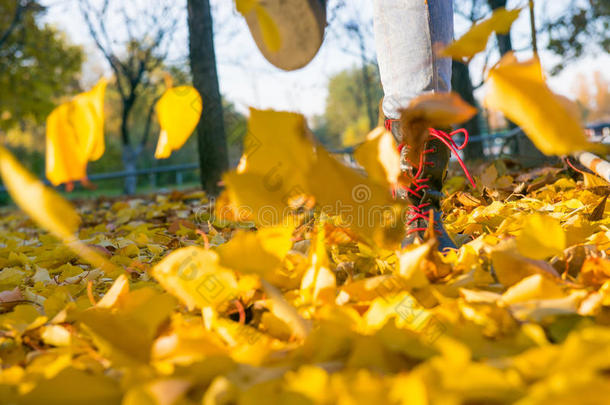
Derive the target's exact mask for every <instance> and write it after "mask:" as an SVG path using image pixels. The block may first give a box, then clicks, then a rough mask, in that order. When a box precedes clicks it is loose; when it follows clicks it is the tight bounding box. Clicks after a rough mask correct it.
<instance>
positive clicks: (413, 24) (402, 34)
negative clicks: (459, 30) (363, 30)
mask: <svg viewBox="0 0 610 405" xmlns="http://www.w3.org/2000/svg"><path fill="white" fill-rule="evenodd" d="M373 3H374V5H373V7H374V15H373V18H374V27H375V45H376V48H377V61H378V63H379V72H380V74H381V83H382V85H383V91H384V94H385V96H384V99H383V105H382V107H383V112H384V114H385V116H386V118H392V119H398V118H400V110H401V109H402V108H405V107H406V106H407V105H409V102H410V101H411V100H412V99H413V98H415V97H417V96H419V95H420V94H424V93H429V92H446V91H450V90H451V59H447V58H438V57H437V56H436V54H435V49H436V47H438V46H441V44H448V43H449V42H451V41H452V39H453V0H373Z"/></svg>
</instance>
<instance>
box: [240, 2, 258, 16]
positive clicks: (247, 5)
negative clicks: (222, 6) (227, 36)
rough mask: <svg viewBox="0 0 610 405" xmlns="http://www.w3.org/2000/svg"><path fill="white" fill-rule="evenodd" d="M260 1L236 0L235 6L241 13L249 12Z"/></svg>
mask: <svg viewBox="0 0 610 405" xmlns="http://www.w3.org/2000/svg"><path fill="white" fill-rule="evenodd" d="M257 3H258V0H235V7H236V8H237V11H239V12H240V13H241V14H244V15H245V14H248V13H249V12H250V11H251V10H252V9H253V8H254V7H255V6H256V4H257Z"/></svg>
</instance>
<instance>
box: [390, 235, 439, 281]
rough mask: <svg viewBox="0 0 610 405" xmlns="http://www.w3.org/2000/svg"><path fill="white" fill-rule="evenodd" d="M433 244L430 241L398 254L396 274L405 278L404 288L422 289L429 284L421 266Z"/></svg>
mask: <svg viewBox="0 0 610 405" xmlns="http://www.w3.org/2000/svg"><path fill="white" fill-rule="evenodd" d="M433 243H434V241H432V240H430V241H428V242H426V243H424V244H423V245H420V246H414V245H410V246H408V247H407V248H405V249H403V250H402V251H401V252H399V253H398V263H399V264H398V273H399V274H400V275H401V276H402V277H404V278H405V282H404V285H405V286H407V287H409V288H422V287H425V286H427V285H428V284H429V282H428V277H426V273H425V272H424V270H423V265H424V261H425V260H426V258H427V257H428V255H429V253H430V249H431V248H432V246H433Z"/></svg>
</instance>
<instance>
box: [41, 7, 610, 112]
mask: <svg viewBox="0 0 610 405" xmlns="http://www.w3.org/2000/svg"><path fill="white" fill-rule="evenodd" d="M121 1H123V0H121ZM130 1H132V2H133V1H135V0H130ZM168 1H169V0H168ZM181 1H182V2H184V3H185V1H184V0H181ZM339 1H341V0H330V1H329V9H331V10H332V9H333V6H334V5H335V4H337V2H339ZM346 1H347V5H348V7H347V8H346V9H344V11H342V12H336V13H333V12H332V11H331V12H330V13H329V16H328V18H329V20H330V23H329V27H328V28H327V33H326V37H325V40H324V43H323V45H322V47H321V49H320V51H319V53H318V54H317V55H316V57H315V58H314V59H313V60H312V61H311V63H310V64H309V65H308V66H306V67H305V68H303V69H300V70H297V71H294V72H284V71H281V70H279V69H276V68H275V67H273V66H272V65H270V64H269V63H268V62H267V61H266V60H265V59H264V58H263V56H262V55H261V54H260V53H259V52H258V49H257V48H256V45H255V44H254V41H253V40H252V38H251V37H250V35H249V31H248V29H247V25H246V23H245V21H244V20H243V18H242V17H241V16H240V15H239V14H238V13H237V12H236V11H235V9H234V6H233V1H230V0H210V3H211V4H212V8H213V18H214V23H215V24H214V25H215V27H214V30H215V48H216V58H217V65H218V74H219V82H220V90H221V93H222V94H223V96H224V97H226V98H227V99H228V100H230V101H231V102H233V103H234V104H235V105H236V107H237V109H238V110H240V111H242V112H246V111H247V109H248V107H256V108H273V109H276V110H285V111H294V112H299V113H302V114H304V115H305V116H307V117H309V118H311V117H313V116H314V115H319V114H322V113H323V112H324V108H325V105H326V97H327V94H328V93H327V84H328V80H329V78H330V77H331V76H332V75H333V74H335V73H337V72H339V71H341V70H344V69H346V68H350V67H352V66H356V65H358V63H359V61H360V58H359V56H358V55H357V48H356V43H355V42H354V40H353V39H352V38H350V37H349V36H347V35H346V34H345V33H344V32H343V31H342V30H341V21H345V20H346V19H349V18H357V19H359V20H360V21H362V22H366V21H370V20H371V18H372V0H346ZM567 1H569V0H537V1H536V12H537V13H538V15H547V16H552V15H553V14H556V13H560V12H561V11H562V10H563V7H564V6H565V4H566V2H567ZM42 3H43V4H45V5H47V6H49V8H48V12H47V15H46V17H45V21H46V22H48V23H50V24H53V25H55V26H56V27H58V28H59V29H61V30H63V31H65V32H66V33H67V35H68V37H69V38H70V40H71V41H72V42H73V43H76V44H80V45H83V46H84V47H85V49H86V52H87V55H88V61H87V63H86V64H85V67H84V75H83V82H84V84H85V85H87V84H89V83H94V82H95V81H96V80H97V78H98V77H99V75H100V74H102V73H103V72H104V71H106V72H108V74H109V71H108V68H107V66H106V64H105V62H104V60H103V58H102V57H101V56H100V54H99V53H98V51H97V50H96V49H95V46H94V44H93V41H92V40H91V38H90V37H89V35H88V31H87V28H86V26H85V24H84V21H83V18H82V17H81V15H80V12H79V9H78V6H77V0H44V1H42ZM136 3H137V1H136ZM525 3H527V2H526V1H524V0H514V1H513V0H509V8H511V6H512V7H518V6H522V5H523V4H525ZM176 4H180V1H176ZM117 24H118V20H117ZM468 27H469V25H468V23H466V22H465V21H464V20H463V19H460V18H459V17H457V16H456V18H455V31H456V37H459V36H460V35H461V34H463V33H464V32H465V31H466V30H467V29H468ZM114 28H115V29H116V30H117V32H120V30H121V29H123V28H124V27H120V26H116V27H114ZM529 38H530V36H529V14H528V13H527V11H524V12H522V13H521V16H520V17H519V19H518V20H517V21H516V22H515V25H514V27H513V32H512V39H513V45H514V47H515V49H525V48H528V45H529ZM492 40H493V39H492ZM539 42H540V43H541V44H543V43H544V37H541V38H540V41H539ZM367 49H368V51H369V52H368V53H369V57H370V58H372V59H374V57H375V54H374V47H373V38H370V41H367ZM531 54H532V53H531V51H529V50H524V51H522V52H518V56H519V57H520V58H528V57H531ZM187 55H188V35H187V26H186V14H185V13H183V14H182V15H181V18H180V21H179V25H178V29H177V31H176V33H175V35H174V37H173V39H172V43H171V52H170V60H171V62H173V63H177V64H181V63H184V64H188V59H187ZM494 57H495V58H497V57H498V56H497V55H492V60H491V61H492V62H493V58H494ZM540 57H541V60H542V63H543V66H544V67H545V68H547V69H548V68H550V67H552V66H553V65H554V64H555V62H556V61H557V57H556V56H554V55H552V54H550V53H549V52H545V51H542V52H541V53H540ZM482 59H483V58H482V57H479V58H477V59H475V60H474V61H473V62H472V64H471V70H472V72H474V73H473V80H474V82H475V83H476V82H477V81H480V78H481V73H480V72H482V70H483V65H484V63H483V61H482ZM609 64H610V55H608V54H599V53H598V54H597V55H594V56H589V57H586V58H583V59H581V60H579V61H577V62H575V63H573V64H572V65H570V66H569V67H568V68H567V69H565V70H564V71H563V72H562V73H561V74H559V75H557V76H555V77H551V78H549V85H550V86H551V88H552V89H553V90H554V91H556V92H558V93H560V94H563V95H566V96H568V97H573V96H574V90H575V79H576V77H577V76H578V75H579V74H583V75H585V76H587V75H591V74H592V72H593V71H595V70H599V71H602V72H604V71H607V69H604V68H605V67H607V66H608V65H609ZM609 74H610V72H609V73H606V77H607V78H609V79H610V75H609ZM483 91H484V90H483V89H480V90H479V91H478V92H477V95H478V96H481V95H482V93H483Z"/></svg>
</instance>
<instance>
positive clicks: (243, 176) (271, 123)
mask: <svg viewBox="0 0 610 405" xmlns="http://www.w3.org/2000/svg"><path fill="white" fill-rule="evenodd" d="M313 151H314V146H313V143H312V142H311V141H310V140H309V139H308V136H307V133H306V124H305V118H304V117H303V116H302V115H300V114H294V113H286V112H276V111H261V110H256V109H250V119H249V120H248V131H247V133H246V137H245V139H244V156H243V158H242V161H243V164H242V165H241V167H240V168H239V169H238V170H236V171H233V172H229V173H227V174H225V175H224V177H223V179H224V181H225V184H226V185H227V191H228V196H229V199H230V200H231V202H232V203H233V204H234V205H235V206H236V207H237V208H238V209H240V208H243V209H244V210H245V211H249V212H250V213H251V216H252V219H253V220H254V222H255V223H264V225H266V226H270V225H274V224H278V223H281V221H282V220H283V219H284V216H285V214H286V213H287V212H288V211H289V208H290V207H291V200H292V199H293V198H295V199H298V198H299V196H301V195H303V194H306V193H307V189H306V187H307V186H306V185H307V178H306V173H307V171H308V170H309V168H310V167H311V165H312V164H313V159H314V155H313Z"/></svg>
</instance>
